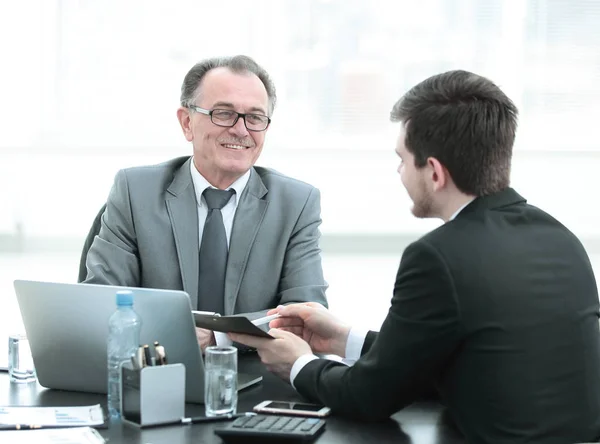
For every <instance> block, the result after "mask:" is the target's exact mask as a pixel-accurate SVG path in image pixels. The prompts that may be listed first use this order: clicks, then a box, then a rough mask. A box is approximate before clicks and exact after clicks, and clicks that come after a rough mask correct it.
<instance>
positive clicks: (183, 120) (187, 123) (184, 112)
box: [177, 106, 194, 142]
mask: <svg viewBox="0 0 600 444" xmlns="http://www.w3.org/2000/svg"><path fill="white" fill-rule="evenodd" d="M177 120H179V124H180V125H181V129H182V130H183V135H184V136H185V138H186V140H187V141H188V142H191V141H192V140H194V133H192V119H191V116H190V110H189V109H187V108H184V107H183V106H182V107H179V109H177Z"/></svg>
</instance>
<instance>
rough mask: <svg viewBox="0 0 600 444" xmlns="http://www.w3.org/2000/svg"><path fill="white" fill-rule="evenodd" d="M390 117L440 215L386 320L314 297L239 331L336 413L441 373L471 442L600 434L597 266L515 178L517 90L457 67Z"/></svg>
mask: <svg viewBox="0 0 600 444" xmlns="http://www.w3.org/2000/svg"><path fill="white" fill-rule="evenodd" d="M391 117H392V120H393V121H400V122H402V130H401V133H400V137H399V139H398V144H397V148H396V152H397V154H398V156H399V157H400V159H401V164H400V167H399V173H400V176H401V179H402V182H403V184H404V186H405V188H406V190H407V191H408V194H409V196H410V198H411V200H412V201H413V203H414V206H413V208H412V212H413V213H414V215H415V216H417V217H421V218H425V217H438V218H440V219H442V220H443V221H444V222H445V224H444V225H442V226H440V227H439V228H437V229H436V230H434V231H432V232H430V233H429V234H427V235H425V236H423V237H422V238H421V239H419V240H417V241H416V242H414V243H412V244H411V245H409V246H408V247H407V248H406V250H405V251H404V254H403V256H402V260H401V263H400V268H399V270H398V274H397V277H396V284H395V287H394V293H393V298H392V302H391V307H390V310H389V313H388V315H387V317H386V319H385V321H384V323H383V325H382V326H381V330H380V332H378V333H377V332H368V333H367V332H364V333H363V332H360V331H359V330H358V329H355V328H351V327H350V326H348V325H346V324H344V323H342V322H340V321H338V320H337V319H335V318H334V317H333V315H331V314H330V312H329V311H328V310H326V309H325V308H323V307H319V306H317V305H316V304H311V303H308V304H297V305H290V306H286V307H280V308H278V309H276V310H273V312H278V313H279V314H280V315H281V317H280V318H279V319H277V320H275V321H272V322H271V327H273V328H272V329H271V330H270V333H271V335H272V336H274V337H275V338H276V339H275V340H263V339H258V338H254V337H249V336H243V335H230V336H231V337H232V338H233V339H235V340H237V341H240V342H242V343H245V344H248V345H251V346H254V347H257V348H258V350H259V354H260V356H261V359H262V360H263V362H264V363H265V364H266V365H267V366H268V367H269V368H270V369H271V370H272V371H274V372H275V373H277V374H278V375H280V376H281V377H282V378H284V379H289V380H290V381H291V383H292V384H293V385H294V387H295V388H296V389H297V390H298V392H300V393H301V394H302V395H304V396H305V397H306V398H307V399H309V400H311V401H315V402H319V403H323V404H326V405H328V406H329V407H331V408H332V410H333V411H334V412H335V413H337V414H341V415H345V416H350V417H355V418H359V419H365V420H377V419H382V418H387V417H388V416H390V415H391V414H393V413H394V412H396V411H398V410H400V409H402V408H403V407H405V406H407V405H409V404H411V403H412V402H413V401H415V400H416V399H417V398H418V397H419V396H420V395H421V394H422V393H423V392H425V391H427V390H428V389H429V388H430V387H432V386H433V387H435V388H436V389H437V390H438V391H439V394H440V396H441V399H442V400H443V402H444V403H445V404H446V405H447V407H448V412H449V414H450V416H451V417H452V418H453V419H454V421H455V422H456V424H457V426H458V427H459V428H460V430H461V431H462V432H463V433H464V435H465V437H466V438H467V440H468V441H469V442H477V443H511V444H514V443H520V442H527V443H545V444H547V443H572V442H578V441H591V440H596V439H597V438H598V437H600V390H599V389H598V382H600V332H599V326H598V317H599V304H598V291H597V286H596V281H595V278H594V274H593V271H592V268H591V265H590V261H589V259H588V256H587V254H586V252H585V250H584V248H583V247H582V245H581V243H580V242H579V240H578V239H577V238H576V237H575V236H574V235H573V234H572V233H571V232H570V231H569V230H568V229H567V228H565V227H564V226H563V225H561V224H560V223H559V222H558V221H556V220H555V219H554V218H553V217H551V216H550V215H548V214H547V213H545V212H543V211H542V210H540V209H538V208H536V207H533V206H531V205H529V204H527V202H526V200H525V199H524V198H523V197H521V196H520V195H519V194H517V192H516V191H514V190H513V189H511V188H509V173H510V166H511V155H512V148H513V142H514V138H515V131H516V127H517V109H516V107H515V105H514V104H513V103H512V101H511V100H510V99H509V98H508V97H507V96H506V95H505V94H504V93H503V92H502V91H501V90H500V89H499V88H498V87H497V86H496V85H494V84H493V83H492V82H491V81H489V80H488V79H485V78H483V77H480V76H478V75H475V74H472V73H469V72H465V71H452V72H447V73H443V74H440V75H437V76H433V77H431V78H429V79H427V80H425V81H423V82H421V83H420V84H418V85H417V86H415V87H414V88H412V89H411V90H410V91H409V92H408V93H407V94H405V95H404V97H402V98H401V99H400V100H399V101H398V102H397V103H396V105H395V106H394V108H393V110H392V113H391ZM298 336H299V337H298ZM313 353H333V354H337V355H340V356H342V357H345V358H346V359H357V360H356V362H355V363H354V365H351V366H347V365H344V364H343V363H340V362H335V361H332V360H327V359H318V358H317V357H316V356H314V355H313Z"/></svg>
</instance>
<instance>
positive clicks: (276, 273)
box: [85, 56, 327, 348]
mask: <svg viewBox="0 0 600 444" xmlns="http://www.w3.org/2000/svg"><path fill="white" fill-rule="evenodd" d="M181 90H182V91H181V107H180V108H179V109H178V110H177V117H178V119H179V123H180V124H181V128H182V129H183V133H184V135H185V137H186V139H187V140H188V141H189V142H191V143H192V145H193V157H181V158H177V159H173V160H170V161H168V162H165V163H162V164H159V165H154V166H145V167H136V168H129V169H125V170H121V171H119V172H118V173H117V176H116V178H115V183H114V185H113V188H112V190H111V192H110V195H109V198H108V201H107V206H106V211H105V212H104V214H103V216H102V225H101V229H100V233H99V234H98V236H96V238H95V239H94V242H93V244H92V246H91V248H90V250H89V253H88V256H87V261H86V266H87V270H88V273H87V278H86V280H85V282H86V283H96V284H109V285H123V286H136V287H150V288H166V289H183V290H184V291H186V292H187V293H188V294H189V296H190V300H191V305H192V308H194V309H200V310H206V309H209V310H210V311H218V312H220V313H223V314H225V315H231V314H236V313H250V316H251V317H252V314H254V316H256V315H257V313H255V312H258V311H262V310H266V309H269V308H271V307H275V306H277V305H278V304H285V303H289V302H308V301H314V302H319V303H321V304H323V305H326V304H327V302H326V298H325V290H326V288H327V285H326V283H325V281H324V279H323V272H322V268H321V258H320V249H319V237H320V233H319V228H318V227H319V225H320V223H321V218H320V195H319V191H318V190H317V189H316V188H314V187H312V186H311V185H308V184H306V183H304V182H300V181H298V180H295V179H292V178H289V177H286V176H284V175H282V174H279V173H277V172H276V171H273V170H270V169H266V168H261V167H254V163H255V162H256V160H257V159H258V157H259V155H260V153H261V151H262V148H263V144H264V141H265V135H266V132H267V129H268V127H269V124H270V122H271V119H270V116H271V115H272V113H273V109H274V106H275V100H276V95H275V87H274V85H273V83H272V81H271V79H270V78H269V75H268V74H267V72H266V71H265V70H264V69H263V68H261V67H260V66H259V65H257V64H256V63H255V62H254V61H253V60H252V59H250V58H249V57H245V56H236V57H230V58H215V59H208V60H205V61H202V62H200V63H198V64H196V65H195V66H194V67H193V68H192V69H191V70H190V71H189V72H188V74H187V75H186V77H185V79H184V82H183V85H182V88H181ZM213 201H215V202H217V201H218V203H214V202H213ZM223 250H224V251H223ZM252 312H254V313H252ZM197 333H198V340H199V343H200V345H201V346H202V347H203V348H204V347H206V346H207V345H209V344H211V343H213V342H214V336H213V334H212V332H209V331H206V330H202V329H198V332H197Z"/></svg>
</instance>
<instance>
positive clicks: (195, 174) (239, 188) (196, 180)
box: [190, 158, 250, 208]
mask: <svg viewBox="0 0 600 444" xmlns="http://www.w3.org/2000/svg"><path fill="white" fill-rule="evenodd" d="M190 173H191V175H192V183H193V184H194V191H195V193H196V202H198V206H202V193H203V192H204V190H205V189H207V188H215V187H213V186H212V185H211V184H210V182H208V180H206V179H205V178H204V176H203V175H202V174H200V172H199V171H198V170H197V169H196V166H195V165H194V159H193V158H192V161H191V162H190ZM248 180H250V170H248V171H246V172H245V173H244V174H243V175H242V176H240V177H239V178H238V179H237V180H236V181H235V182H233V183H232V184H231V185H230V186H229V187H227V189H228V190H231V189H233V190H235V196H234V198H235V200H234V203H235V206H236V208H237V206H238V203H239V201H240V197H241V195H242V192H243V191H244V188H246V185H247V184H248Z"/></svg>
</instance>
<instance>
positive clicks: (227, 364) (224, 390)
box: [204, 346, 238, 416]
mask: <svg viewBox="0 0 600 444" xmlns="http://www.w3.org/2000/svg"><path fill="white" fill-rule="evenodd" d="M237 402H238V395H237V348H235V347H219V346H216V347H207V348H206V351H205V354H204V403H205V407H206V416H223V415H228V414H230V413H235V412H236V410H237Z"/></svg>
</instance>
